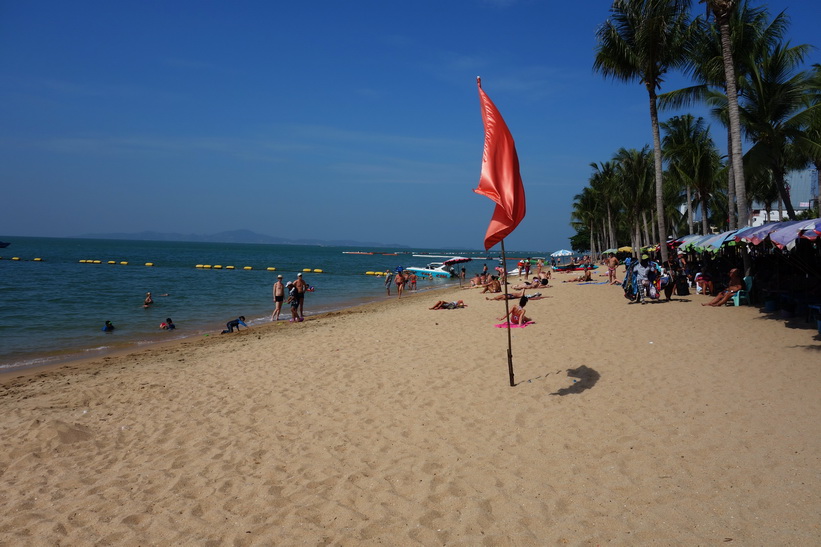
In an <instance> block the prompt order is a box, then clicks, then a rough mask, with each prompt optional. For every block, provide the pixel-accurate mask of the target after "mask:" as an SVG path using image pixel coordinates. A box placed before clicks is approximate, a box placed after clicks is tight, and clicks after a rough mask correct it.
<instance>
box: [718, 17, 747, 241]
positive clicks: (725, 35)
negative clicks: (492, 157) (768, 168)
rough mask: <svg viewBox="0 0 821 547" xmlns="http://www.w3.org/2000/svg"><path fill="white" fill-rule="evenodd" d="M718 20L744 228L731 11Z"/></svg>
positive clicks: (737, 194)
mask: <svg viewBox="0 0 821 547" xmlns="http://www.w3.org/2000/svg"><path fill="white" fill-rule="evenodd" d="M730 9H731V8H730ZM716 19H717V22H718V24H719V30H720V31H721V55H722V57H723V58H724V78H725V80H726V83H727V107H728V114H729V118H730V141H731V143H732V148H731V153H730V159H731V162H732V167H733V179H734V180H735V198H736V209H737V210H738V226H739V227H741V228H744V227H746V226H747V225H748V224H749V220H748V219H749V214H748V212H747V184H746V181H745V180H744V164H743V159H742V158H743V156H742V155H741V121H740V119H739V115H738V89H737V82H736V76H735V65H734V64H733V50H732V43H731V41H730V14H729V9H728V10H725V11H723V12H722V13H716Z"/></svg>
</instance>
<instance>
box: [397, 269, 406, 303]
mask: <svg viewBox="0 0 821 547" xmlns="http://www.w3.org/2000/svg"><path fill="white" fill-rule="evenodd" d="M395 282H396V292H397V293H398V294H397V298H402V291H403V290H404V289H405V276H403V275H402V272H396V279H395Z"/></svg>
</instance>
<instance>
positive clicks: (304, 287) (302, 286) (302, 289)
mask: <svg viewBox="0 0 821 547" xmlns="http://www.w3.org/2000/svg"><path fill="white" fill-rule="evenodd" d="M294 287H296V290H297V292H298V293H299V297H298V298H299V320H300V321H302V320H303V319H305V312H304V311H303V307H304V305H305V293H306V292H308V289H310V288H311V287H310V285H308V284H307V283H306V282H305V280H304V279H302V274H301V273H298V274H296V281H294Z"/></svg>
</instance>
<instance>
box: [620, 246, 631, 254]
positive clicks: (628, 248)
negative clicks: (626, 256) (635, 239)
mask: <svg viewBox="0 0 821 547" xmlns="http://www.w3.org/2000/svg"><path fill="white" fill-rule="evenodd" d="M619 252H620V253H632V252H633V247H627V246H625V247H619Z"/></svg>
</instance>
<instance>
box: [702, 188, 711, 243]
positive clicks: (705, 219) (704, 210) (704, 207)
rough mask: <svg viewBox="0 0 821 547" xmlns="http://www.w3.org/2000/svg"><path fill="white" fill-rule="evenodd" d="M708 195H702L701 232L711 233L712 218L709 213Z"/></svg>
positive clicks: (704, 233)
mask: <svg viewBox="0 0 821 547" xmlns="http://www.w3.org/2000/svg"><path fill="white" fill-rule="evenodd" d="M707 207H708V206H707V196H701V233H702V234H703V235H705V236H706V235H707V234H709V233H710V219H709V218H708V215H707Z"/></svg>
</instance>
